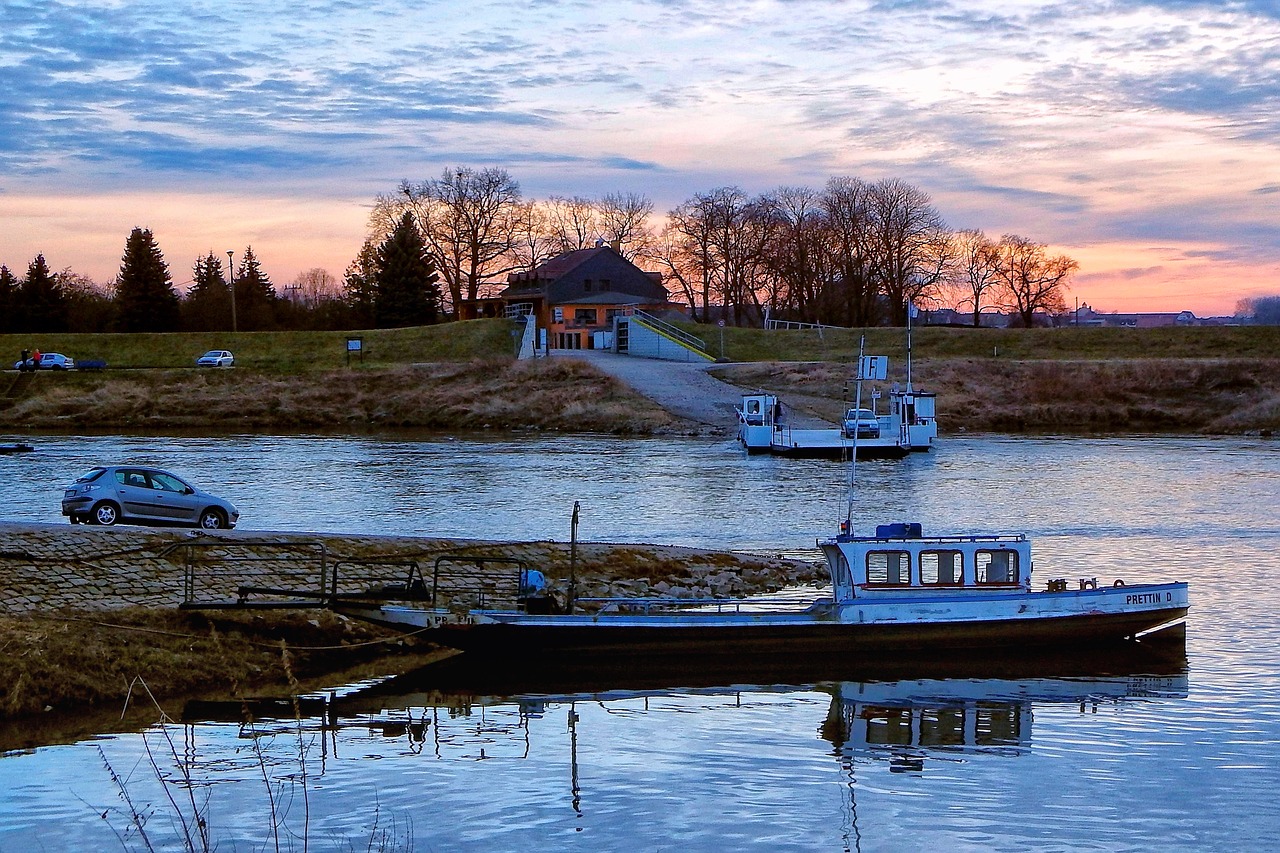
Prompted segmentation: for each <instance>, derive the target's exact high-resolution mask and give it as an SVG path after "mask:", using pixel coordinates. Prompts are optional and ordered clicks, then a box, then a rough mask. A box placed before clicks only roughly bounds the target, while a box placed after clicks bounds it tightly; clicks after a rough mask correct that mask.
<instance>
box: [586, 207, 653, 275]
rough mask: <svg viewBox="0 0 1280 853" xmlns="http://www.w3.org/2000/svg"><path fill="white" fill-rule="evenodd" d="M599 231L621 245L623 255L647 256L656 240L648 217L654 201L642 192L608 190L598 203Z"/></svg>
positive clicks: (602, 235)
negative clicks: (613, 191)
mask: <svg viewBox="0 0 1280 853" xmlns="http://www.w3.org/2000/svg"><path fill="white" fill-rule="evenodd" d="M596 207H597V212H598V218H599V222H600V235H601V237H603V238H604V239H605V240H607V241H609V242H610V243H611V244H614V245H616V246H617V247H618V251H619V252H620V253H621V254H622V257H624V258H626V259H627V260H635V259H636V258H637V257H645V256H647V255H648V254H649V253H650V251H651V250H652V247H653V244H654V234H653V229H652V228H650V227H649V218H650V217H651V216H653V201H652V200H651V199H650V198H649V197H648V196H646V195H642V194H640V193H606V194H605V195H604V196H602V197H601V198H600V201H599V202H597V204H596Z"/></svg>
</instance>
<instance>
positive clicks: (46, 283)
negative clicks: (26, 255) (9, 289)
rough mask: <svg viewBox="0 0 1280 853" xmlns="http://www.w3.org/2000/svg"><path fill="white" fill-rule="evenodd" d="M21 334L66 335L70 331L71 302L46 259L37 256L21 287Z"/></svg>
mask: <svg viewBox="0 0 1280 853" xmlns="http://www.w3.org/2000/svg"><path fill="white" fill-rule="evenodd" d="M16 313H17V315H18V318H19V320H18V322H19V326H18V330H19V331H25V332H63V331H66V328H67V300H66V297H65V296H64V295H63V293H62V288H61V287H60V286H59V284H58V280H57V279H56V278H55V277H54V275H53V273H51V272H49V265H48V264H47V263H45V260H44V255H36V257H35V260H33V261H32V262H31V264H30V266H28V267H27V277H26V279H24V280H23V282H22V284H21V285H19V287H18V310H17V312H16Z"/></svg>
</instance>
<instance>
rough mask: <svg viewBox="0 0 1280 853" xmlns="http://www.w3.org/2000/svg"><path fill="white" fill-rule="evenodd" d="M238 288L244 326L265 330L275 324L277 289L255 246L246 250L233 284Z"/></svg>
mask: <svg viewBox="0 0 1280 853" xmlns="http://www.w3.org/2000/svg"><path fill="white" fill-rule="evenodd" d="M233 286H234V287H235V291H236V316H237V318H238V321H237V322H238V325H239V328H241V329H248V330H251V331H263V330H266V329H272V328H274V327H275V322H276V320H275V313H276V312H275V307H276V289H275V287H273V286H272V284H271V279H270V278H268V277H267V275H266V273H264V272H263V271H262V267H260V266H259V265H258V258H257V256H255V255H254V254H253V247H252V246H248V247H246V248H245V250H244V259H243V260H242V261H240V270H239V271H238V272H237V273H236V279H235V283H234V285H233Z"/></svg>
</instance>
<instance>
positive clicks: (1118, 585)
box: [1112, 578, 1124, 589]
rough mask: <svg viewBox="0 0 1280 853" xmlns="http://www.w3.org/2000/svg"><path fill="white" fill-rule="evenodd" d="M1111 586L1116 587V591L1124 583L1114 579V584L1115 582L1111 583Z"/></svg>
mask: <svg viewBox="0 0 1280 853" xmlns="http://www.w3.org/2000/svg"><path fill="white" fill-rule="evenodd" d="M1112 586H1114V587H1116V588H1117V589H1118V588H1120V587H1122V586H1124V581H1122V580H1120V578H1116V582H1115V583H1113V584H1112Z"/></svg>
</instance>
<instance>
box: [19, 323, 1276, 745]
mask: <svg viewBox="0 0 1280 853" xmlns="http://www.w3.org/2000/svg"><path fill="white" fill-rule="evenodd" d="M689 330H690V331H691V332H693V333H694V334H702V335H704V336H706V338H707V339H708V341H713V342H714V344H719V343H720V341H719V336H718V335H717V334H715V332H713V331H711V330H708V329H707V327H692V326H690V327H689ZM516 331H517V329H516V327H515V326H513V325H512V324H510V323H509V322H506V321H502V320H482V321H471V322H465V323H455V324H448V325H442V326H433V327H424V328H412V329H388V330H376V331H367V332H361V333H359V337H361V338H362V348H363V357H355V358H353V359H352V361H351V362H350V363H348V355H347V351H346V339H347V338H348V337H351V336H350V335H347V334H344V333H332V332H313V333H301V332H255V333H239V334H222V333H217V334H215V333H190V334H176V333H175V334H154V335H119V334H110V335H108V334H103V335H62V336H54V335H40V336H23V337H19V336H14V335H9V336H0V352H2V351H3V349H2V348H3V347H8V348H9V350H10V352H11V353H12V354H13V357H14V359H15V360H16V358H17V354H18V352H19V351H20V350H22V349H33V348H39V349H41V350H42V351H46V352H47V351H58V352H64V353H66V354H68V355H71V356H72V357H74V358H76V359H77V360H90V359H93V360H102V361H105V362H106V363H107V365H108V367H107V368H106V369H104V370H97V371H83V372H79V371H77V372H73V373H66V374H48V373H42V374H39V375H36V376H32V375H30V374H26V375H22V376H20V375H19V374H18V373H17V372H14V371H10V372H8V373H7V374H5V376H6V379H4V380H0V388H4V389H7V390H6V391H5V392H4V396H3V400H2V402H0V428H4V429H7V430H8V431H11V432H17V431H24V430H47V431H57V430H75V431H85V430H122V431H131V430H153V431H165V430H200V431H203V432H209V433H215V434H216V433H218V432H221V431H237V432H242V431H246V430H261V431H289V430H339V431H349V432H353V433H354V432H363V431H369V430H379V429H392V428H423V429H434V430H473V429H486V428H488V429H503V430H519V429H543V430H562V431H599V432H614V433H619V434H628V433H629V434H654V433H669V432H681V431H691V430H694V429H695V427H693V426H691V425H688V424H684V423H682V422H681V421H679V420H678V419H676V418H674V417H672V416H670V415H666V414H665V413H663V412H661V411H655V410H654V407H653V406H652V405H650V404H649V403H648V402H647V401H645V400H644V399H643V398H641V397H639V396H638V395H637V394H636V392H634V391H632V390H631V389H629V388H627V387H626V386H624V385H622V384H621V383H619V382H617V381H616V380H614V379H612V378H611V377H608V376H606V375H604V374H602V373H600V372H599V371H597V370H596V369H594V368H593V367H591V366H590V365H589V364H586V363H584V362H581V361H578V360H574V359H562V358H556V359H539V360H534V361H530V362H519V361H517V360H516V359H515V357H514V351H515V341H516V338H515V336H514V332H516ZM860 334H861V333H860V332H859V331H856V330H837V329H825V330H823V331H822V332H820V333H819V332H816V331H791V332H764V331H762V330H758V329H736V328H729V329H725V330H724V353H725V356H726V358H727V359H729V360H731V361H733V362H735V363H732V364H726V365H722V366H719V367H717V368H716V373H717V375H719V376H720V377H721V378H723V379H725V380H726V381H728V382H731V383H733V384H736V385H739V386H742V387H747V388H766V389H768V390H770V391H774V392H776V393H778V394H780V395H782V396H783V397H784V399H787V400H788V402H790V403H792V404H793V405H796V404H798V405H802V406H805V407H809V408H811V409H812V410H813V411H814V412H815V413H818V414H822V415H824V416H826V417H828V418H830V419H833V420H834V419H835V418H836V417H837V416H838V414H839V412H840V411H841V410H842V409H843V407H844V406H845V405H846V401H847V400H848V398H849V394H850V391H851V389H850V385H849V379H850V376H851V373H852V367H851V365H852V362H853V361H855V360H856V357H857V352H858V341H859V337H860ZM713 335H715V337H714V338H713ZM866 337H867V348H866V351H867V352H868V353H877V354H885V355H889V356H890V358H891V359H892V364H893V367H894V368H895V372H896V375H895V376H894V378H895V379H898V380H899V381H901V380H902V379H904V378H905V377H904V375H903V368H904V360H905V359H904V358H903V356H902V354H903V342H904V336H903V333H902V330H900V329H898V330H894V329H869V330H867V331H866ZM914 345H915V349H914V356H915V361H914V367H915V375H914V377H913V378H914V379H915V385H916V387H917V388H920V389H922V390H929V391H933V392H936V393H937V394H938V411H939V412H940V413H941V415H942V420H941V427H942V430H943V432H944V433H946V432H954V431H960V430H995V431H1013V430H1036V431H1053V432H1062V433H1071V432H1079V433H1088V432H1103V431H1143V432H1145V431H1165V432H1197V433H1224V434H1244V433H1261V434H1270V433H1271V432H1272V431H1273V430H1275V429H1276V428H1277V427H1278V426H1280V357H1278V354H1280V327H1220V328H1214V327H1206V328H1169V329H1151V330H1139V329H1105V328H1081V329H1074V328H1071V329H1025V330H1012V329H1009V330H998V329H953V328H945V329H944V328H922V329H918V330H916V332H915V334H914ZM221 348H228V349H231V350H232V351H233V352H234V353H235V355H236V367H235V368H234V369H231V370H197V369H196V368H195V367H194V360H195V358H196V356H197V355H199V354H200V353H201V352H203V351H205V350H206V349H221ZM712 349H717V347H716V346H714V345H713V347H712ZM6 382H7V384H5V383H6ZM732 428H733V425H732V424H726V425H725V430H726V431H727V430H731V429H732ZM624 558H625V559H624ZM669 561H670V562H671V564H670V565H665V564H664V566H662V567H661V571H658V568H657V567H655V566H652V565H647V564H646V565H644V566H643V567H642V568H643V571H640V572H639V573H637V571H633V570H632V568H628V567H629V566H632V563H634V562H635V560H634V554H627V553H625V552H619V553H618V554H611V555H608V557H607V558H605V557H602V558H601V559H600V562H599V565H598V566H597V567H596V568H595V571H596V575H597V581H598V583H599V584H601V585H609V584H621V586H622V587H623V588H631V587H634V586H635V583H636V582H638V581H641V580H643V582H644V588H645V589H649V588H658V587H649V586H648V585H649V584H656V583H657V582H659V581H660V580H662V579H663V578H666V579H667V580H666V583H667V587H671V586H678V585H680V583H681V581H680V577H681V574H682V573H684V574H688V572H689V568H690V560H689V558H687V557H671V558H669ZM655 572H656V573H655ZM551 574H552V576H553V577H554V576H555V575H554V568H553V567H552V572H551ZM796 580H804V570H803V568H800V569H796V570H793V571H789V572H781V573H776V574H775V575H772V576H769V577H767V578H766V579H764V580H762V581H759V582H757V583H754V584H752V585H751V586H750V588H748V589H747V590H746V591H757V590H763V589H768V588H776V586H778V585H782V584H785V583H787V582H794V581H796ZM601 591H604V588H603V586H602V587H601ZM201 620H204V621H201ZM103 623H110V625H111V626H114V627H104V624H103ZM124 623H127V624H125V627H119V625H120V624H124ZM149 630H150V631H155V632H157V633H155V634H154V635H152V636H151V637H148V638H147V639H142V638H143V637H147V634H146V632H147V631H149ZM355 630H357V629H354V628H352V627H351V626H350V625H349V624H348V623H345V622H343V621H341V620H336V619H333V618H332V617H331V616H330V615H328V614H315V613H312V614H309V615H307V616H306V617H305V618H302V619H301V621H298V618H297V615H296V614H294V615H289V616H281V615H279V614H274V615H272V614H260V615H255V616H252V617H248V619H247V620H246V621H241V622H234V620H233V621H226V620H222V618H221V617H219V619H218V620H213V619H212V618H210V617H203V616H196V615H192V614H174V613H170V612H161V611H139V612H132V613H120V612H116V613H112V614H111V617H110V618H104V617H103V616H102V614H96V615H93V616H88V615H85V614H61V615H57V614H44V615H29V616H4V617H0V651H2V653H0V684H5V685H8V688H7V689H6V690H5V691H4V692H3V694H2V695H0V715H3V716H6V717H9V718H11V719H12V718H14V717H24V716H26V715H30V714H31V713H33V712H36V713H38V712H39V711H40V710H41V709H44V708H46V707H53V708H70V707H75V706H77V705H85V706H92V707H95V708H99V709H101V708H104V707H106V706H107V705H109V704H110V703H111V702H112V701H113V700H116V699H119V698H120V697H121V696H122V695H123V694H124V692H125V691H126V690H127V688H128V681H129V679H130V678H131V677H133V676H141V677H143V678H145V679H147V682H148V686H149V687H150V688H151V689H152V691H153V692H154V693H155V694H156V695H159V696H169V697H173V696H183V695H190V694H193V693H197V692H202V691H206V690H210V689H215V688H216V689H219V690H224V691H230V692H232V693H233V694H234V693H237V692H242V691H244V690H247V689H250V688H254V689H264V688H269V687H270V685H273V684H274V685H276V686H280V685H281V684H282V682H281V671H280V667H279V666H277V665H276V664H275V663H274V662H273V661H277V660H279V658H280V644H281V642H282V641H283V643H284V644H285V646H286V647H289V646H298V651H297V656H298V662H297V663H296V666H295V669H296V670H297V671H299V672H302V673H304V674H315V675H318V674H320V673H322V672H326V671H328V672H333V671H335V670H337V669H340V668H342V667H345V666H348V665H352V664H357V663H360V662H362V661H364V660H367V659H368V657H371V656H373V655H375V654H376V655H377V656H384V655H385V646H382V645H379V644H380V643H382V642H383V641H385V640H390V639H391V637H390V635H386V634H381V635H379V634H378V633H377V632H376V631H375V630H374V629H368V628H361V629H359V632H360V636H359V637H356V636H355V634H353V633H352V632H353V631H355ZM108 636H110V637H112V638H113V639H107V637H108ZM157 638H159V639H157ZM365 642H368V643H371V644H372V645H368V646H360V647H361V648H367V649H369V650H371V651H370V652H369V654H368V655H367V656H366V657H361V656H360V654H356V655H351V654H341V655H333V654H322V653H318V652H316V651H305V650H304V649H303V648H302V647H304V646H305V647H318V646H339V647H341V646H348V647H349V646H353V645H359V644H361V643H365ZM395 642H396V643H400V642H403V641H399V640H397V641H395ZM394 647H395V648H397V649H400V648H403V647H402V646H400V645H396V646H394ZM407 648H409V649H410V650H411V651H413V652H414V653H419V652H422V651H423V650H420V649H418V650H414V649H412V641H409V646H408V647H407ZM427 651H430V650H427ZM403 665H407V664H405V663H404V662H399V663H393V662H388V663H384V666H386V667H387V668H389V669H394V668H396V667H398V666H403ZM28 719H29V717H28ZM22 730H24V731H25V730H26V729H25V728H23V729H22ZM12 734H13V733H12V731H11V732H10V738H11V737H12ZM9 742H10V743H12V740H11V739H9Z"/></svg>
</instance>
